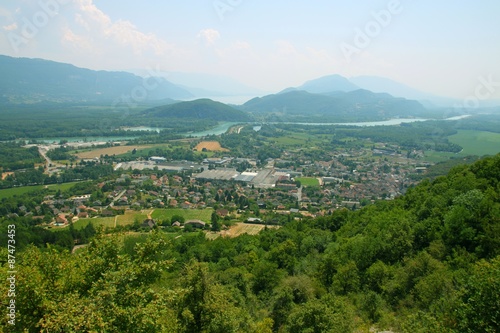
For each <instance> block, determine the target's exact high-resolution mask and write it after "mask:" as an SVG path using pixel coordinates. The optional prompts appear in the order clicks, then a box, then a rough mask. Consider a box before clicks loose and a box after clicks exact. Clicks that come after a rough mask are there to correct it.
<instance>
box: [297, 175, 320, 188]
mask: <svg viewBox="0 0 500 333" xmlns="http://www.w3.org/2000/svg"><path fill="white" fill-rule="evenodd" d="M295 180H298V181H299V182H300V183H301V184H302V186H309V187H318V186H319V180H318V179H317V178H312V177H299V178H295Z"/></svg>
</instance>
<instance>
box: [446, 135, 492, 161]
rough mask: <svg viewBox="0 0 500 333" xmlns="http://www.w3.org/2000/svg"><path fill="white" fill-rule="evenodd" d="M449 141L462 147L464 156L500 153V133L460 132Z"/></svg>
mask: <svg viewBox="0 0 500 333" xmlns="http://www.w3.org/2000/svg"><path fill="white" fill-rule="evenodd" d="M449 140H450V141H451V142H453V143H456V144H458V145H460V146H462V148H463V151H462V152H461V153H462V155H478V156H482V155H494V154H497V153H499V152H500V133H492V132H485V131H474V130H460V131H458V133H457V134H454V135H451V136H450V137H449Z"/></svg>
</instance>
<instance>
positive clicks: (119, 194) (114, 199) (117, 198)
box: [109, 189, 127, 207]
mask: <svg viewBox="0 0 500 333" xmlns="http://www.w3.org/2000/svg"><path fill="white" fill-rule="evenodd" d="M126 191H127V189H125V190H123V191H121V192H120V193H118V195H117V196H116V197H114V198H113V200H112V201H111V203H110V204H109V206H110V207H113V206H114V205H115V202H116V201H118V200H119V199H120V198H121V197H122V196H123V195H124V194H125V192H126Z"/></svg>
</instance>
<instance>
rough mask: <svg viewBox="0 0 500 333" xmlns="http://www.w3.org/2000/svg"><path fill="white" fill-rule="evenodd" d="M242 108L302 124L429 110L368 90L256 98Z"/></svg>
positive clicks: (418, 114) (300, 92)
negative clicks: (301, 122) (299, 121)
mask: <svg viewBox="0 0 500 333" xmlns="http://www.w3.org/2000/svg"><path fill="white" fill-rule="evenodd" d="M240 108H241V109H242V110H244V111H247V112H251V113H253V114H255V115H258V116H266V117H275V118H276V117H277V118H280V119H281V120H283V121H287V119H288V120H289V119H290V117H294V118H293V119H294V120H299V118H298V117H303V120H302V121H308V122H309V121H314V119H319V120H322V121H370V120H384V119H390V118H394V117H422V116H423V115H425V114H426V113H428V111H427V110H426V109H425V108H424V107H423V106H422V105H421V104H420V103H419V102H417V101H413V100H407V99H404V98H395V97H392V96H391V95H388V94H382V93H378V94H375V93H372V92H371V91H368V90H362V89H359V90H354V91H350V92H342V91H335V92H329V93H323V94H317V93H310V92H307V91H303V90H293V91H288V92H283V93H280V94H275V95H267V96H263V97H256V98H254V99H251V100H249V101H248V102H246V103H245V104H243V105H241V106H240Z"/></svg>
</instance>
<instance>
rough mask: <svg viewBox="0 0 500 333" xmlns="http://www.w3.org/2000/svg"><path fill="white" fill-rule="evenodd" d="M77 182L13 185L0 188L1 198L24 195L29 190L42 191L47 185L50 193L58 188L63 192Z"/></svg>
mask: <svg viewBox="0 0 500 333" xmlns="http://www.w3.org/2000/svg"><path fill="white" fill-rule="evenodd" d="M76 183H77V182H71V183H64V184H53V185H35V186H22V187H13V188H6V189H2V190H0V199H3V198H9V197H12V196H15V195H22V194H25V193H29V192H34V191H40V190H43V189H44V188H45V187H46V188H47V189H48V190H49V192H50V193H56V192H57V190H61V191H62V192H64V191H67V190H68V189H70V188H71V187H72V186H73V185H75V184H76Z"/></svg>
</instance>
